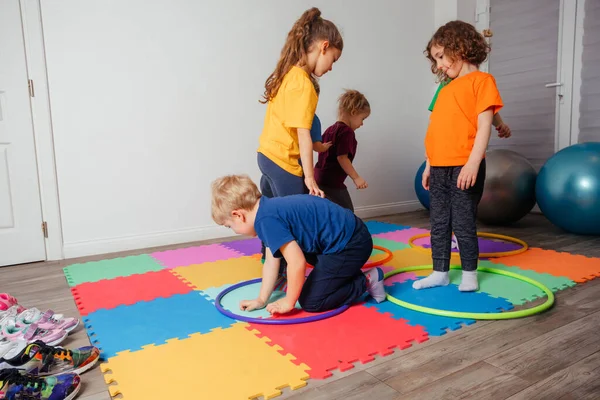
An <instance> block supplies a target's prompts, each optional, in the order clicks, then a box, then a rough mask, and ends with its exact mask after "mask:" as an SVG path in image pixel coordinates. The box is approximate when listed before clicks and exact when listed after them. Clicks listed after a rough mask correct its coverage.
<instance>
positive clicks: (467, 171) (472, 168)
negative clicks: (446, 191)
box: [456, 162, 479, 190]
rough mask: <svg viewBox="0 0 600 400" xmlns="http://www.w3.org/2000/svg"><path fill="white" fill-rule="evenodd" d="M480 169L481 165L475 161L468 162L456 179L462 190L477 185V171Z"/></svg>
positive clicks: (458, 186)
mask: <svg viewBox="0 0 600 400" xmlns="http://www.w3.org/2000/svg"><path fill="white" fill-rule="evenodd" d="M478 171H479V165H476V164H474V163H468V162H467V163H466V164H465V165H464V166H463V167H462V169H461V170H460V174H458V179H457V180H456V187H457V188H459V189H462V190H465V189H468V188H470V187H471V186H474V185H475V181H476V180H477V172H478Z"/></svg>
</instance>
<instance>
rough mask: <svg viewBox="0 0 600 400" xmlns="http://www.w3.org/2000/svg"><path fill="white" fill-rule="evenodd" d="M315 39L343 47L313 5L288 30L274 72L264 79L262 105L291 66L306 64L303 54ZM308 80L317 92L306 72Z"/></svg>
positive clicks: (333, 28) (333, 25)
mask: <svg viewBox="0 0 600 400" xmlns="http://www.w3.org/2000/svg"><path fill="white" fill-rule="evenodd" d="M317 40H327V41H329V45H330V46H331V47H335V48H336V49H338V50H340V51H342V50H344V40H343V39H342V35H341V34H340V31H339V30H338V28H337V27H336V26H335V24H334V23H333V22H331V21H329V20H326V19H323V18H321V11H320V10H319V9H318V8H316V7H313V8H311V9H309V10H306V11H305V12H304V14H302V16H301V17H300V18H299V19H298V20H297V21H296V23H295V24H294V26H293V27H292V29H291V30H290V31H289V33H288V36H287V39H286V41H285V44H284V45H283V49H282V50H281V56H280V57H279V61H278V62H277V66H276V67H275V71H273V73H272V74H271V75H269V77H268V78H267V81H266V82H265V93H264V94H263V100H260V102H261V103H263V104H265V103H267V102H268V101H270V100H272V99H273V98H274V97H275V96H276V95H277V91H278V90H279V87H280V86H281V83H282V82H283V78H284V77H285V74H287V73H288V72H289V70H290V69H292V66H294V65H296V64H298V65H299V66H300V67H302V66H304V65H306V62H307V60H306V58H307V54H308V52H309V50H310V48H311V46H312V45H313V44H314V43H315V42H316V41H317ZM310 80H311V81H312V83H313V85H314V86H315V90H316V91H317V94H318V93H319V84H318V82H317V79H316V77H315V76H314V75H313V74H311V75H310Z"/></svg>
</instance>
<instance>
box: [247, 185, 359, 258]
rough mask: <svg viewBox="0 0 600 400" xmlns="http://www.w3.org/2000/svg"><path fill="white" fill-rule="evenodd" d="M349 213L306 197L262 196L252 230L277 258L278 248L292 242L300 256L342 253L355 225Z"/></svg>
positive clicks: (344, 209) (343, 209)
mask: <svg viewBox="0 0 600 400" xmlns="http://www.w3.org/2000/svg"><path fill="white" fill-rule="evenodd" d="M355 218H356V217H355V216H354V213H352V211H350V210H348V209H346V208H343V207H340V206H338V205H337V204H335V203H333V202H331V201H329V200H327V199H322V198H320V197H317V196H312V195H309V194H296V195H291V196H284V197H273V198H267V197H265V196H262V197H261V198H260V203H259V206H258V212H257V214H256V219H255V220H254V229H255V230H256V234H257V235H258V237H259V238H260V240H261V241H263V242H264V243H265V246H266V247H268V248H269V249H271V252H272V253H273V255H274V256H275V257H277V258H280V257H282V255H281V247H282V246H283V245H284V244H286V243H289V242H291V241H296V242H297V243H298V245H299V246H300V248H301V249H302V251H303V252H304V253H313V254H332V253H339V252H340V251H342V250H343V249H344V248H345V247H346V245H347V244H348V241H350V238H352V234H353V233H354V228H355V226H356V219H355Z"/></svg>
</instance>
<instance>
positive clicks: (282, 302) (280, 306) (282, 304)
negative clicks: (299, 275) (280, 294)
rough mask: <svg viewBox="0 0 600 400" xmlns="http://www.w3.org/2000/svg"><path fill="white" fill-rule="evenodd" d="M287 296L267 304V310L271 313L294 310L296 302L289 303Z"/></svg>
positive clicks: (284, 312)
mask: <svg viewBox="0 0 600 400" xmlns="http://www.w3.org/2000/svg"><path fill="white" fill-rule="evenodd" d="M289 303H290V302H289V300H288V299H287V297H284V298H282V299H279V300H277V301H275V302H273V303H271V304H269V305H268V306H267V311H268V312H270V313H271V314H287V313H289V312H290V311H292V310H293V309H294V307H295V304H289Z"/></svg>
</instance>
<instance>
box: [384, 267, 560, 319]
mask: <svg viewBox="0 0 600 400" xmlns="http://www.w3.org/2000/svg"><path fill="white" fill-rule="evenodd" d="M430 268H431V266H416V267H405V268H399V269H395V270H393V271H390V272H388V273H386V274H385V275H384V279H386V278H389V277H390V276H394V275H396V274H400V273H402V272H410V271H419V270H423V269H430ZM450 268H451V269H461V267H460V266H459V265H452V266H451V267H450ZM477 270H478V271H481V272H489V273H492V274H497V275H504V276H508V277H511V278H515V279H518V280H520V281H523V282H527V283H530V284H532V285H533V286H535V287H537V288H539V289H541V290H542V291H543V292H544V293H546V296H548V299H547V300H546V302H545V303H543V304H540V305H538V306H535V307H532V308H528V309H525V310H518V311H507V312H501V313H473V312H458V311H448V310H439V309H436V308H429V307H423V306H419V305H416V304H412V303H407V302H406V301H402V300H400V299H397V298H396V297H394V296H392V295H390V294H387V295H386V298H387V299H388V300H389V301H391V302H392V303H394V304H397V305H399V306H400V307H404V308H408V309H410V310H415V311H420V312H424V313H427V314H433V315H440V316H442V317H453V318H468V319H481V320H499V319H513V318H523V317H529V316H532V315H535V314H538V313H541V312H542V311H546V310H547V309H549V308H550V307H552V305H553V304H554V293H553V292H552V291H551V290H550V289H548V287H546V286H545V285H544V284H542V283H540V282H538V281H536V280H534V279H531V278H529V277H526V276H523V275H519V274H515V273H514V272H510V271H504V270H502V269H497V268H487V267H479V268H477Z"/></svg>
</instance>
